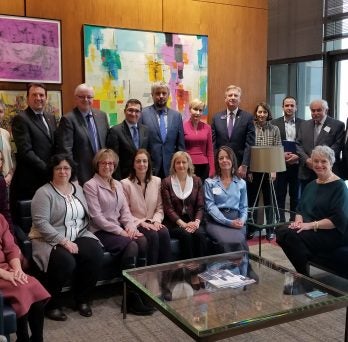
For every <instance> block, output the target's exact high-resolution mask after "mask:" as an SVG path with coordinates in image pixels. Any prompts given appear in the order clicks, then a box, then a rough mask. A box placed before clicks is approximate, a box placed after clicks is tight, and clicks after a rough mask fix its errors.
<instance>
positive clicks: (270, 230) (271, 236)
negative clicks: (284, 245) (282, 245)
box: [266, 228, 275, 241]
mask: <svg viewBox="0 0 348 342" xmlns="http://www.w3.org/2000/svg"><path fill="white" fill-rule="evenodd" d="M274 238H275V234H274V228H267V229H266V239H267V240H268V241H272V240H273V239H274Z"/></svg>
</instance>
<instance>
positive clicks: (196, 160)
mask: <svg viewBox="0 0 348 342" xmlns="http://www.w3.org/2000/svg"><path fill="white" fill-rule="evenodd" d="M189 108H190V113H191V118H190V119H189V120H187V121H186V122H185V123H184V136H185V146H186V152H187V153H188V154H189V155H190V157H191V159H192V162H193V165H194V168H195V174H196V175H197V176H198V177H200V178H201V179H202V182H203V181H204V180H205V179H206V178H208V177H209V176H211V177H212V176H213V175H214V173H215V168H214V152H213V141H212V133H211V128H210V126H209V125H207V124H206V123H204V122H202V121H201V116H202V113H203V110H204V103H203V102H202V101H200V100H198V99H194V100H192V101H191V102H190V107H189Z"/></svg>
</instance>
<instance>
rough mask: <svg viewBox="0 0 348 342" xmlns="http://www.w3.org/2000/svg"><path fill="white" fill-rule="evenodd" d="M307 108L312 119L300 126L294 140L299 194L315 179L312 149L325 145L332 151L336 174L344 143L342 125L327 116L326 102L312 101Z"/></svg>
mask: <svg viewBox="0 0 348 342" xmlns="http://www.w3.org/2000/svg"><path fill="white" fill-rule="evenodd" d="M309 107H310V110H311V115H312V119H310V120H307V121H304V122H303V123H302V124H301V126H300V130H299V133H298V137H297V140H296V145H297V146H296V151H297V154H298V155H299V156H300V168H299V178H300V181H301V192H302V191H303V189H304V187H305V186H306V185H307V184H308V183H309V182H310V181H312V180H313V179H315V178H316V174H315V173H314V171H313V166H312V159H311V153H312V150H313V148H314V147H315V146H318V145H326V146H329V147H331V148H332V149H333V150H334V152H335V157H336V162H335V164H334V166H333V170H334V172H335V173H336V172H337V165H338V164H339V160H340V153H341V151H342V148H343V143H344V123H343V122H341V121H339V120H336V119H333V118H331V117H329V116H328V115H327V112H328V109H329V107H328V104H327V102H326V101H325V100H321V99H320V100H314V101H312V102H311V103H310V106H309Z"/></svg>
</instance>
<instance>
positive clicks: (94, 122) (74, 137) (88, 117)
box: [57, 84, 109, 185]
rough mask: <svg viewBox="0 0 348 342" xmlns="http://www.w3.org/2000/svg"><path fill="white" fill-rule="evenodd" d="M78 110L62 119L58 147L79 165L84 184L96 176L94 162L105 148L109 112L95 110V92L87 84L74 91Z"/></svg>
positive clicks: (78, 170) (80, 178)
mask: <svg viewBox="0 0 348 342" xmlns="http://www.w3.org/2000/svg"><path fill="white" fill-rule="evenodd" d="M74 96H75V103H76V107H75V108H74V109H73V111H72V112H69V113H66V114H65V115H64V116H63V117H62V118H61V120H60V123H59V128H58V130H57V147H58V151H59V152H60V153H67V154H68V155H69V156H70V157H71V158H73V160H74V161H75V162H76V163H77V179H78V181H79V183H80V184H81V185H83V184H84V183H85V182H87V181H88V180H89V179H91V178H92V176H93V175H94V170H93V166H92V160H93V157H94V155H95V153H96V152H97V151H98V150H99V149H101V148H104V147H105V143H106V135H107V132H108V129H109V122H108V118H107V115H106V113H104V112H102V111H99V110H96V109H94V108H92V104H93V98H94V90H93V88H92V87H91V86H89V85H87V84H80V85H78V86H77V87H76V89H75V93H74Z"/></svg>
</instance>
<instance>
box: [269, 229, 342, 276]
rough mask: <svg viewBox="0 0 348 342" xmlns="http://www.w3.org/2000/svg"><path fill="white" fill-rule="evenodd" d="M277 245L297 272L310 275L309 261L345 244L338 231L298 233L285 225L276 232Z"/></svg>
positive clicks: (324, 230) (320, 230)
mask: <svg viewBox="0 0 348 342" xmlns="http://www.w3.org/2000/svg"><path fill="white" fill-rule="evenodd" d="M276 235H277V243H278V245H279V246H280V247H281V248H282V249H283V251H284V253H285V254H286V256H287V257H288V259H289V260H290V262H291V263H292V264H293V266H294V267H295V269H296V271H297V272H299V273H302V274H306V275H308V265H307V264H308V261H309V260H310V258H311V256H313V255H315V254H318V253H320V252H330V251H332V250H334V249H336V248H338V247H340V246H342V245H343V244H344V242H343V237H342V234H341V233H340V232H339V231H338V230H337V229H319V230H318V231H317V232H315V231H314V230H304V231H302V232H301V233H297V231H296V230H293V229H289V228H288V225H284V226H282V227H280V228H278V229H277V230H276Z"/></svg>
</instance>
